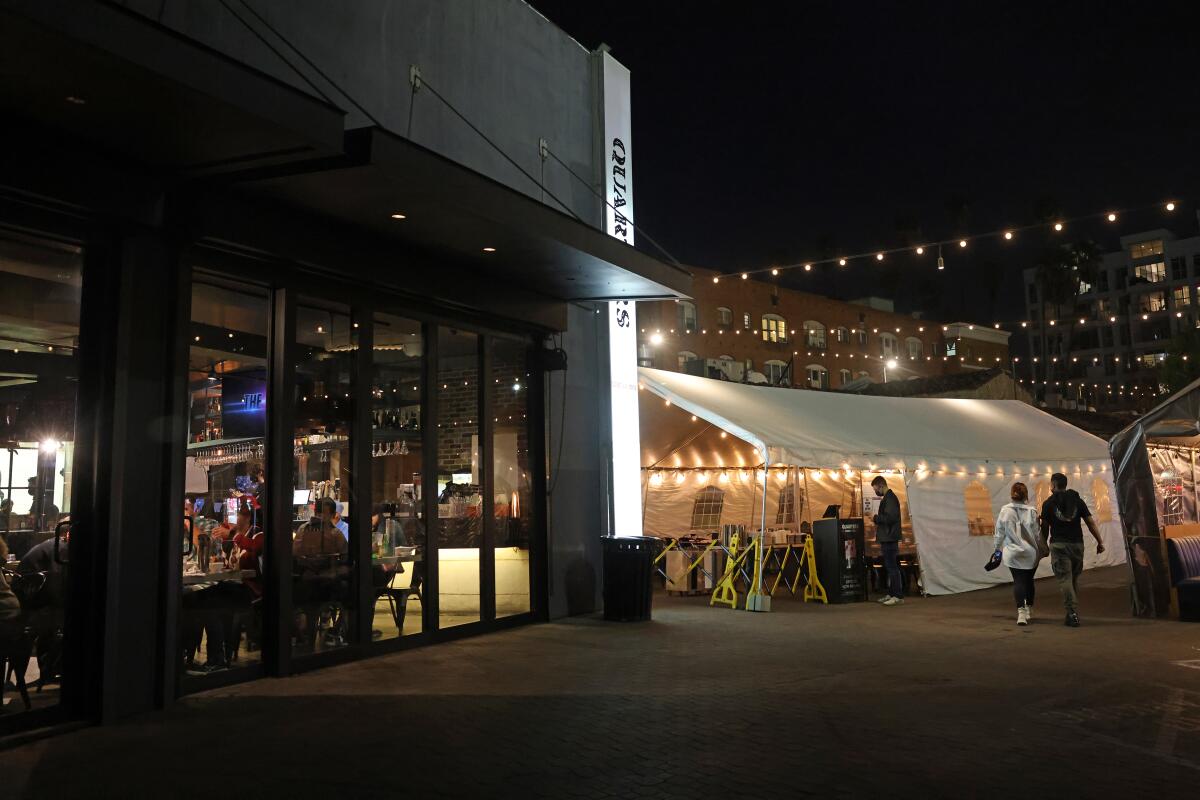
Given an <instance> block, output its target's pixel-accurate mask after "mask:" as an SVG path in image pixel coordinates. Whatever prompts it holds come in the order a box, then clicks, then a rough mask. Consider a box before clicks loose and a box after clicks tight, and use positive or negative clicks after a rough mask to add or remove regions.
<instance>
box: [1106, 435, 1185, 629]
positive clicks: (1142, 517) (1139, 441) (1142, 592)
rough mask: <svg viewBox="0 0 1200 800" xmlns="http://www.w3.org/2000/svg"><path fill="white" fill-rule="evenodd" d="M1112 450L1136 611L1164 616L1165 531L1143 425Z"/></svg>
mask: <svg viewBox="0 0 1200 800" xmlns="http://www.w3.org/2000/svg"><path fill="white" fill-rule="evenodd" d="M1109 452H1110V453H1111V454H1112V460H1113V467H1114V469H1115V470H1116V482H1115V485H1116V496H1117V505H1118V508H1119V509H1120V522H1121V525H1122V527H1123V528H1124V533H1125V543H1126V546H1127V548H1128V551H1127V552H1128V556H1129V563H1130V565H1131V567H1132V569H1133V578H1134V586H1135V591H1134V600H1133V613H1134V614H1136V615H1137V616H1140V617H1165V616H1167V615H1168V614H1169V613H1170V603H1171V591H1170V585H1169V578H1168V576H1167V569H1166V560H1165V559H1164V557H1163V549H1164V543H1163V536H1162V530H1161V529H1160V528H1159V525H1158V508H1157V503H1158V501H1157V498H1156V497H1155V491H1154V471H1153V470H1152V469H1151V467H1150V455H1149V453H1148V452H1147V450H1146V435H1145V432H1144V430H1143V428H1142V426H1141V425H1134V426H1133V427H1130V428H1126V429H1125V430H1124V431H1122V432H1121V433H1119V434H1117V435H1116V436H1114V437H1113V439H1112V441H1111V442H1110V443H1109ZM1123 549H1124V548H1123Z"/></svg>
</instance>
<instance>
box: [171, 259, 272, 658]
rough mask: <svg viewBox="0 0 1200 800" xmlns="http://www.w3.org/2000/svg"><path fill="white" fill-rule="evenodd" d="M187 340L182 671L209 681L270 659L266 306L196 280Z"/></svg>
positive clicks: (249, 293)
mask: <svg viewBox="0 0 1200 800" xmlns="http://www.w3.org/2000/svg"><path fill="white" fill-rule="evenodd" d="M191 307H192V314H191V324H190V325H189V326H187V327H186V328H185V335H187V336H188V345H189V347H188V444H187V456H186V464H185V470H184V481H185V483H184V491H185V495H184V502H183V512H182V519H181V520H180V528H173V529H172V532H173V534H174V532H175V531H178V533H179V534H181V535H182V536H183V539H184V542H183V550H184V558H183V563H182V570H183V573H182V578H181V580H180V591H181V593H182V595H181V597H180V614H179V626H180V629H179V634H180V643H181V648H182V654H181V657H182V666H183V668H184V669H185V670H186V672H187V674H188V675H189V676H193V677H195V676H204V675H209V674H212V673H214V672H222V671H225V670H227V669H230V668H233V667H245V666H249V665H253V664H257V663H259V662H260V661H261V660H262V655H261V650H260V648H259V642H260V638H261V632H262V596H263V588H264V587H263V581H262V555H263V525H264V520H265V519H266V491H265V490H266V482H265V475H264V473H263V450H264V437H265V436H266V430H267V417H266V392H267V332H268V327H269V324H270V323H269V312H268V300H267V296H266V294H265V293H264V292H256V291H253V290H246V289H245V288H244V287H240V286H238V285H236V284H233V283H225V282H221V281H217V280H215V279H212V278H207V277H197V278H196V279H194V280H193V283H192V303H191Z"/></svg>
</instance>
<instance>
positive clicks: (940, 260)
mask: <svg viewBox="0 0 1200 800" xmlns="http://www.w3.org/2000/svg"><path fill="white" fill-rule="evenodd" d="M937 265H938V269H945V268H946V259H944V258H942V246H941V245H940V244H939V245H938V261H937Z"/></svg>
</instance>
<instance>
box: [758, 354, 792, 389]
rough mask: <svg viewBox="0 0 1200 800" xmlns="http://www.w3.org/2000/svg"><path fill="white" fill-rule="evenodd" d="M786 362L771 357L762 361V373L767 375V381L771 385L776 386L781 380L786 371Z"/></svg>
mask: <svg viewBox="0 0 1200 800" xmlns="http://www.w3.org/2000/svg"><path fill="white" fill-rule="evenodd" d="M787 368H788V366H787V363H785V362H783V361H778V360H775V359H771V360H770V361H765V362H763V374H764V375H766V376H767V383H769V384H771V385H772V386H778V385H779V384H780V383H782V382H783V378H784V375H785V374H786V373H787Z"/></svg>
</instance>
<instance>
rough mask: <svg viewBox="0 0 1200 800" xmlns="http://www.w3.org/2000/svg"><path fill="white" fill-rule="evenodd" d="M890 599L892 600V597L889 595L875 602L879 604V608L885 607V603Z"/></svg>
mask: <svg viewBox="0 0 1200 800" xmlns="http://www.w3.org/2000/svg"><path fill="white" fill-rule="evenodd" d="M891 599H892V596H891V595H890V594H885V595H884V596H883V597H881V598H879V599H878V600H876V601H875V602H876V603H879V604H880V605H881V606H885V605H887V601H888V600H891Z"/></svg>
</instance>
